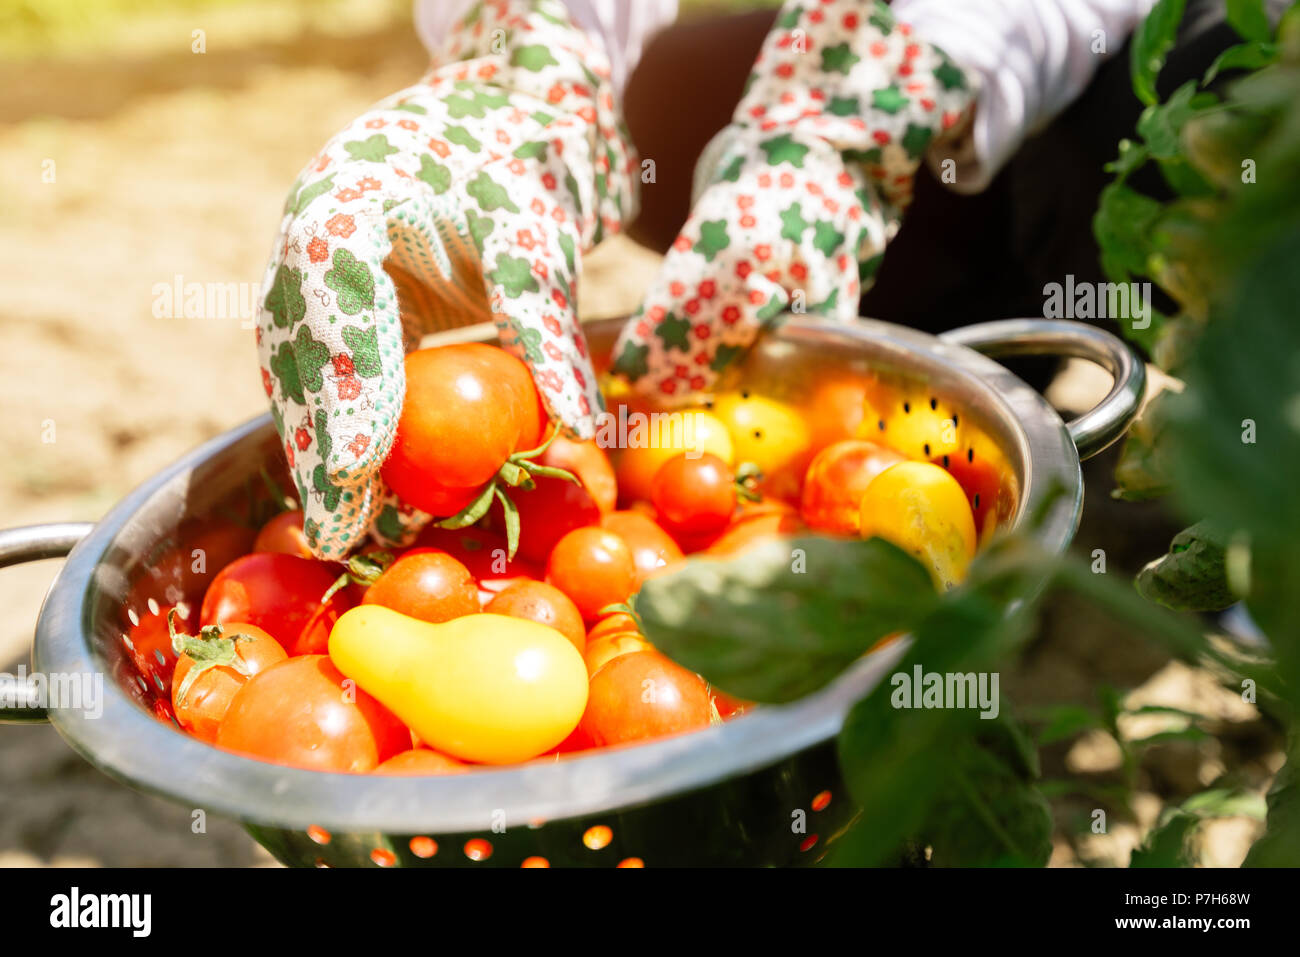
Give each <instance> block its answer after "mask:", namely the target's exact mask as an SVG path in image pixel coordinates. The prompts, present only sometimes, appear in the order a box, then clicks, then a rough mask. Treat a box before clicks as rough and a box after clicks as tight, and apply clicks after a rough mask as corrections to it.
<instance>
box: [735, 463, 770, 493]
mask: <svg viewBox="0 0 1300 957" xmlns="http://www.w3.org/2000/svg"><path fill="white" fill-rule="evenodd" d="M761 481H763V470H762V469H761V468H759V467H758V466H757V465H756V464H755V463H753V462H741V463H740V464H739V465H737V466H736V497H737V498H743V499H744V500H745V501H747V502H761V501H762V500H763V493H762V492H760V491H759V490H758V483H760V482H761Z"/></svg>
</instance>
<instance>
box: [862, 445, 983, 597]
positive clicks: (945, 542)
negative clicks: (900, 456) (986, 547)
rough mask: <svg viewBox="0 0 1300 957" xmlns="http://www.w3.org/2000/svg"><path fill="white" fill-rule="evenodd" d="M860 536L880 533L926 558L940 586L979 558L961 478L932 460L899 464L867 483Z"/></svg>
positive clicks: (959, 577)
mask: <svg viewBox="0 0 1300 957" xmlns="http://www.w3.org/2000/svg"><path fill="white" fill-rule="evenodd" d="M859 514H860V519H861V525H860V528H859V530H860V534H861V535H862V537H863V538H871V537H873V536H879V537H880V538H883V539H885V540H886V541H890V542H893V543H894V544H895V545H897V546H898V547H899V548H901V549H903V550H904V551H907V552H910V553H911V554H913V555H915V556H916V557H917V558H919V559H920V560H921V563H922V564H923V565H925V567H926V568H928V569H929V570H930V574H931V575H932V576H933V577H934V580H935V583H936V584H937V585H938V586H939V587H940V588H951V587H952V586H953V585H956V584H959V583H960V582H961V581H962V580H963V579H964V578H965V577H966V569H967V568H968V567H969V565H970V560H971V559H972V558H973V557H974V556H975V519H974V517H973V516H972V515H971V510H970V503H969V502H968V501H967V500H966V493H965V492H963V491H962V487H961V486H960V485H959V484H958V483H957V480H956V479H955V478H953V477H952V476H951V475H949V474H948V473H947V472H945V471H944V470H943V469H941V468H940V467H939V466H937V465H931V464H929V463H928V462H899V463H898V464H897V465H891V466H890V467H889V468H887V469H885V470H884V471H883V472H881V473H880V474H879V475H877V476H876V477H875V478H874V479H872V480H871V484H870V485H868V486H867V490H866V492H864V493H863V495H862V501H861V504H860V513H859Z"/></svg>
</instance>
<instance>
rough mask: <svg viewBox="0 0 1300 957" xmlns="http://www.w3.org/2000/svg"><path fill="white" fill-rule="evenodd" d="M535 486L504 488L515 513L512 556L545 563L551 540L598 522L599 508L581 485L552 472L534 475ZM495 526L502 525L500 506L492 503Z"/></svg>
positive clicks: (552, 543)
mask: <svg viewBox="0 0 1300 957" xmlns="http://www.w3.org/2000/svg"><path fill="white" fill-rule="evenodd" d="M533 481H534V482H535V483H536V487H535V488H531V489H525V488H512V489H506V490H505V494H506V495H508V496H510V500H511V501H512V502H514V504H515V509H516V510H517V511H518V512H519V550H518V551H517V552H516V553H515V557H516V558H523V559H524V560H525V561H530V562H545V561H546V556H547V555H549V554H550V553H551V549H552V548H554V547H555V543H556V542H558V541H559V540H560V539H561V538H563V537H564V536H565V535H566V534H568V533H569V532H571V531H573V530H574V529H575V528H583V527H584V526H587V525H598V524H599V523H600V507H599V506H598V505H597V504H596V500H595V499H594V498H592V497H591V493H590V492H588V491H587V490H586V489H585V488H583V487H582V486H581V485H577V484H575V483H573V482H570V481H568V480H567V479H562V478H556V477H555V476H553V475H538V476H536V477H535V478H534V479H533ZM491 515H492V521H493V524H494V526H495V527H496V528H502V527H504V525H503V524H502V523H503V521H504V520H503V518H502V516H501V505H500V503H496V504H494V505H493V506H492V512H491Z"/></svg>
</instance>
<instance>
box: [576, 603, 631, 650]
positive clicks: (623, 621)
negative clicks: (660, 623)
mask: <svg viewBox="0 0 1300 957" xmlns="http://www.w3.org/2000/svg"><path fill="white" fill-rule="evenodd" d="M624 631H627V632H631V633H632V634H634V635H635V634H637V633H638V632H639V631H640V629H639V628H638V627H637V623H636V619H635V618H633V617H632V616H631V615H629V614H627V612H622V611H615V612H610V613H609V614H608V615H604V616H602V617H601V618H600V619H599V620H598V621H597V622H596V623H595V624H593V625H592V626H591V627H590V628H588V629H587V644H591V643H592V642H593V641H595V640H596V639H597V638H603V637H604V636H605V635H616V634H619V633H620V632H624Z"/></svg>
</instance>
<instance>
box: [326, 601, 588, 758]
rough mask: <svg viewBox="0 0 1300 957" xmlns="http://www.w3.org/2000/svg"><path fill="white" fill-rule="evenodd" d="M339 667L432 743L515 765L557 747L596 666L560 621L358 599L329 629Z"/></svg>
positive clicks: (572, 721)
mask: <svg viewBox="0 0 1300 957" xmlns="http://www.w3.org/2000/svg"><path fill="white" fill-rule="evenodd" d="M329 654H330V658H331V659H332V660H333V661H334V664H335V665H336V666H337V667H338V669H339V670H340V671H342V672H343V674H345V675H346V676H347V677H349V678H351V679H352V680H354V681H355V682H356V683H357V685H358V686H359V687H360V688H361V689H362V690H364V691H366V692H367V693H369V694H370V695H372V696H374V697H375V698H377V699H379V701H380V702H381V703H382V704H383V705H384V706H385V707H387V708H388V709H389V710H390V711H392V712H393V713H394V714H395V715H397V716H398V717H399V718H401V719H402V720H403V721H404V722H405V723H406V724H407V726H408V727H409V728H410V729H411V730H412V731H414V732H415V734H416V735H417V736H418V737H419V739H420V740H421V741H422V742H424V743H425V744H427V745H428V746H429V747H431V748H433V749H435V750H437V751H441V752H442V753H444V754H449V755H452V756H454V757H457V758H460V759H462V760H465V761H475V762H479V763H482V764H511V763H514V762H517V761H526V760H528V759H529V758H532V757H535V756H537V755H539V754H541V753H542V752H543V751H548V750H550V749H551V748H553V747H555V746H556V745H557V744H559V743H560V742H561V741H563V740H564V739H565V738H566V737H568V735H569V734H570V733H571V732H572V731H573V729H574V728H575V727H577V725H578V721H579V719H580V718H581V717H582V712H583V710H584V709H585V708H586V706H587V667H586V664H585V663H584V661H583V660H582V655H581V654H580V653H579V652H578V650H577V649H576V648H575V647H574V646H573V642H571V641H569V639H568V638H566V637H564V635H562V634H560V632H558V631H556V630H555V629H554V628H549V627H547V626H546V625H541V624H538V623H537V622H534V621H528V620H527V619H523V618H510V617H507V616H505V615H492V614H474V615H465V616H464V617H461V618H453V619H452V620H451V621H446V622H441V623H432V622H425V621H420V620H418V619H416V618H410V617H408V616H406V615H403V614H401V613H400V612H396V611H392V610H391V609H388V608H384V607H383V606H381V605H359V606H357V607H356V608H353V609H352V610H351V611H349V612H347V613H346V614H344V615H343V616H342V617H341V618H339V620H338V621H337V622H336V623H335V625H334V628H333V630H332V631H331V632H330V640H329Z"/></svg>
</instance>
